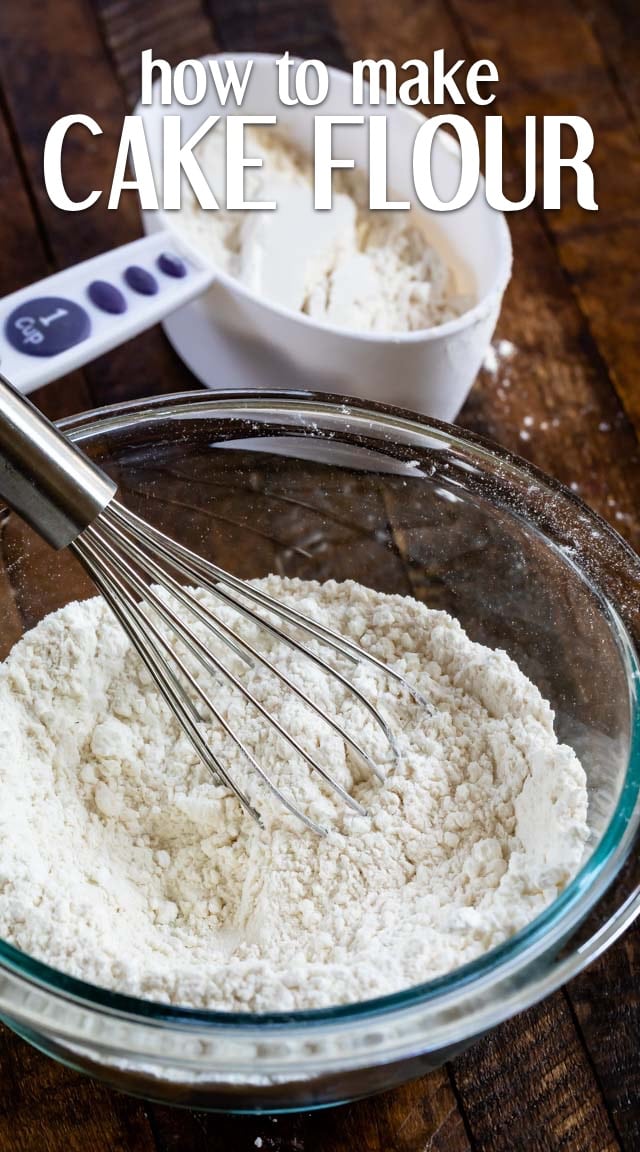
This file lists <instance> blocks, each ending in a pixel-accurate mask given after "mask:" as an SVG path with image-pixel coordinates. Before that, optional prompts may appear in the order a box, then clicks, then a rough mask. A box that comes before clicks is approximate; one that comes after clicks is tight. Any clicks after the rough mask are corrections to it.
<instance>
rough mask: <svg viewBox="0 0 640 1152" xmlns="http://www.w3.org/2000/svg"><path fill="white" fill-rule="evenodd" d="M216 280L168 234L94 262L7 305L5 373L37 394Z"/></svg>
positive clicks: (0, 353)
mask: <svg viewBox="0 0 640 1152" xmlns="http://www.w3.org/2000/svg"><path fill="white" fill-rule="evenodd" d="M215 278H216V272H215V269H214V268H213V267H212V266H211V264H208V263H207V262H206V261H204V260H203V261H202V262H198V260H197V256H196V255H195V254H194V252H193V250H192V249H189V251H188V252H187V250H186V248H183V247H182V245H180V243H179V241H177V240H176V237H175V235H174V234H172V233H168V232H166V231H161V232H155V233H153V234H152V235H150V236H145V237H143V238H142V239H141V240H134V241H133V243H131V244H124V245H122V247H120V248H114V249H112V250H111V251H110V252H104V253H102V255H100V256H94V257H93V259H91V260H85V261H84V262H83V263H82V264H76V265H74V266H73V267H72V268H66V269H65V270H64V271H63V272H56V273H54V275H53V276H48V277H46V278H45V279H44V280H40V281H38V283H36V284H30V285H29V286H28V287H26V288H20V289H19V290H18V291H17V292H13V293H12V294H11V295H10V296H5V297H4V298H3V299H2V300H0V368H1V370H2V372H3V374H4V375H5V376H6V377H7V378H8V379H10V380H11V381H12V382H13V383H14V385H15V387H16V388H19V389H20V391H21V392H24V393H26V392H31V391H32V390H33V389H34V388H39V387H40V386H41V385H42V384H48V383H49V382H50V381H51V380H57V379H58V378H59V377H60V376H64V375H65V374H66V373H67V372H71V371H72V370H73V369H74V368H79V367H81V366H82V365H83V364H87V363H88V362H89V361H90V360H94V359H95V358H96V357H97V356H101V355H102V353H103V352H108V351H110V349H111V348H115V347H116V346H117V345H119V344H123V343H124V342H125V341H126V340H130V339H131V338H132V337H133V336H137V335H138V333H139V332H143V331H144V330H145V329H146V328H150V327H151V326H152V325H153V324H156V323H157V322H158V321H159V320H162V319H163V318H164V317H165V316H167V315H168V314H169V313H170V312H173V311H175V310H176V309H177V308H180V307H181V306H182V305H183V304H186V303H188V301H189V300H192V299H193V298H194V296H199V295H200V293H201V292H204V291H205V289H207V288H209V287H210V286H211V284H212V283H213V281H214V280H215Z"/></svg>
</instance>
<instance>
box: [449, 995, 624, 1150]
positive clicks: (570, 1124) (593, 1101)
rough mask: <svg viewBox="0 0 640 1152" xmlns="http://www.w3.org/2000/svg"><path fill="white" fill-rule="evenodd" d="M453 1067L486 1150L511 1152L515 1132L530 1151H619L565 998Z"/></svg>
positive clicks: (507, 1027) (520, 1019) (497, 1033)
mask: <svg viewBox="0 0 640 1152" xmlns="http://www.w3.org/2000/svg"><path fill="white" fill-rule="evenodd" d="M453 1069H454V1078H455V1081H456V1084H457V1086H458V1090H459V1092H460V1094H461V1097H462V1099H463V1100H464V1107H465V1113H466V1115H467V1118H468V1123H469V1126H470V1128H471V1131H472V1132H473V1134H474V1139H475V1140H476V1141H477V1143H478V1146H479V1147H480V1148H482V1149H483V1152H512V1150H513V1148H514V1133H519V1136H518V1137H517V1140H519V1141H522V1147H524V1148H526V1149H527V1152H528V1150H529V1149H530V1150H531V1152H556V1150H557V1149H560V1148H563V1149H564V1148H580V1149H582V1148H584V1149H588V1150H589V1152H591V1150H594V1152H595V1150H596V1149H597V1150H598V1152H605V1150H606V1152H611V1150H613V1149H618V1148H620V1147H621V1145H620V1143H619V1141H618V1138H617V1136H616V1133H615V1129H614V1127H613V1125H612V1122H611V1119H610V1118H609V1116H608V1115H607V1111H606V1108H605V1105H604V1103H603V1101H602V1098H601V1095H600V1092H599V1090H598V1085H597V1083H596V1080H595V1077H594V1075H593V1072H592V1069H591V1067H590V1065H589V1061H588V1059H587V1056H586V1053H584V1052H582V1053H579V1052H576V1049H575V1041H574V1028H573V1023H572V1021H571V1017H570V1015H569V1012H568V1010H567V1006H566V1004H565V1003H564V998H563V997H562V995H561V994H558V995H556V996H553V997H551V998H550V999H548V1000H546V1001H545V1002H544V1003H543V1004H541V1005H540V1006H539V1007H538V1008H536V1009H533V1010H532V1011H529V1012H525V1013H523V1014H522V1015H521V1016H517V1017H516V1018H515V1019H513V1020H510V1021H509V1023H508V1024H504V1025H502V1027H500V1028H496V1029H495V1030H494V1031H493V1032H491V1033H490V1034H489V1035H488V1036H487V1037H486V1038H485V1039H484V1040H482V1041H481V1042H480V1043H479V1044H476V1045H475V1046H474V1047H473V1048H472V1049H470V1050H469V1051H468V1052H467V1053H465V1054H464V1055H463V1056H461V1057H460V1058H459V1059H458V1060H456V1062H455V1064H454V1065H453ZM517 1085H518V1086H521V1087H520V1091H518V1089H517V1087H516V1086H517ZM525 1085H526V1091H523V1090H522V1089H523V1088H524V1086H525ZM515 1146H516V1147H518V1143H516V1144H515ZM629 1147H631V1145H630V1146H629Z"/></svg>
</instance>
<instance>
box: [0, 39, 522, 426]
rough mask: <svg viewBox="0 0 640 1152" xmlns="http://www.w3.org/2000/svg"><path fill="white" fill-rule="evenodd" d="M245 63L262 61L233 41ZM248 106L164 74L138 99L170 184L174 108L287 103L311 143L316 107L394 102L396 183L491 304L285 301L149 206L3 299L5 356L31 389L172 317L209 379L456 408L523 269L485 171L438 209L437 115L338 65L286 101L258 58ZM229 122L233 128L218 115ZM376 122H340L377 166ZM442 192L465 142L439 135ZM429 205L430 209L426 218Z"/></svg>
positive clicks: (352, 108) (194, 112)
mask: <svg viewBox="0 0 640 1152" xmlns="http://www.w3.org/2000/svg"><path fill="white" fill-rule="evenodd" d="M205 59H216V60H219V61H223V60H230V59H233V60H234V61H235V62H236V64H237V65H238V68H239V69H240V70H242V69H243V67H244V64H245V63H246V61H247V60H248V59H249V56H247V55H242V54H233V55H229V54H225V55H222V56H218V57H211V58H205ZM251 59H252V61H253V66H252V72H251V76H250V79H249V83H248V85H247V88H246V92H245V95H244V98H243V101H242V107H241V108H239V107H237V106H235V105H234V103H233V100H231V101H227V104H226V106H225V107H222V106H221V105H220V104H219V102H218V100H217V97H216V95H215V94H214V93H209V94H208V95H207V97H206V98H205V100H204V101H203V102H202V103H201V104H199V105H196V106H192V107H183V106H181V105H179V104H177V103H174V104H172V105H164V106H163V105H162V104H161V103H160V98H159V88H158V85H156V86H155V88H154V101H153V103H152V104H151V106H149V107H146V108H143V107H141V106H139V107H138V108H137V109H136V113H137V114H138V115H140V116H141V117H142V119H143V121H144V126H145V133H146V138H147V142H148V146H149V154H150V158H151V164H152V168H153V171H154V176H155V178H156V183H157V185H158V187H160V186H161V179H162V121H163V117H164V116H165V115H177V114H179V115H180V116H181V118H182V121H183V138H186V137H187V136H189V135H190V134H191V133H192V132H194V131H195V130H196V129H197V128H198V127H199V126H200V125H201V124H202V122H203V120H204V119H205V118H206V117H207V116H210V115H219V116H224V115H227V114H229V115H246V116H257V115H264V114H266V113H273V112H275V113H276V114H277V118H278V126H279V127H280V128H282V129H283V130H285V131H286V132H287V133H288V134H289V135H290V136H292V137H293V139H294V140H295V141H296V142H297V143H298V144H299V145H300V146H301V147H303V148H304V149H306V150H307V151H309V150H310V149H311V148H312V146H313V120H314V116H315V115H316V114H322V115H329V116H344V115H354V114H356V115H357V114H364V116H365V118H366V117H367V116H368V115H370V114H374V115H380V114H381V113H384V114H385V115H386V116H387V118H388V133H387V136H388V149H389V154H388V170H389V173H390V178H389V184H390V187H391V191H392V193H393V195H394V196H395V197H397V198H398V199H401V200H408V201H410V202H411V212H412V219H414V220H415V222H416V223H419V222H420V221H422V222H423V223H424V226H425V234H426V235H427V236H428V237H429V238H430V236H431V235H433V237H434V242H435V244H436V247H438V248H439V250H440V251H441V254H442V255H443V257H444V258H445V260H447V261H448V262H449V263H451V264H452V265H453V266H454V267H455V268H456V269H459V270H461V275H462V276H463V278H466V283H464V284H463V285H462V290H466V289H467V288H470V289H471V291H472V293H473V295H474V297H475V300H476V303H475V304H474V306H473V307H472V308H470V309H469V310H468V311H467V312H465V313H464V314H463V315H461V316H459V317H457V318H456V319H454V320H451V321H448V322H447V323H445V324H442V325H440V326H438V327H436V328H429V329H423V330H420V331H414V332H406V333H404V332H361V331H356V330H353V329H346V328H337V327H333V326H330V325H328V324H326V323H323V322H319V321H317V320H315V319H312V318H311V317H309V316H306V315H304V314H302V313H298V312H293V311H290V310H288V309H286V308H283V307H280V306H278V305H275V304H273V303H271V302H270V301H269V300H266V299H264V298H262V297H259V296H258V295H256V294H255V293H254V292H252V291H250V290H249V289H248V288H247V287H245V285H244V284H242V283H241V282H240V281H238V280H236V279H234V278H233V277H232V276H231V275H229V274H228V273H226V272H224V271H223V270H221V269H217V268H214V267H212V265H211V264H209V263H207V261H206V260H205V259H203V258H202V256H201V254H200V253H199V252H198V251H197V250H196V249H194V248H193V246H192V245H191V244H190V242H189V240H188V239H187V238H186V237H185V235H184V233H183V231H182V229H181V226H180V214H179V213H178V212H176V211H163V210H162V209H158V210H155V211H146V212H144V213H143V214H142V217H143V226H144V228H145V231H146V232H147V233H148V235H147V236H145V237H143V238H142V239H140V240H137V241H134V242H133V243H132V244H127V245H124V246H123V247H121V248H118V249H114V250H113V251H111V252H107V253H104V254H103V255H100V256H96V257H94V258H93V259H91V260H87V261H85V262H84V263H82V264H78V265H76V266H75V267H73V268H69V269H66V270H64V271H62V272H58V273H55V274H54V275H53V276H50V277H48V278H46V279H45V280H41V281H40V282H39V283H38V284H36V285H31V286H29V287H27V288H23V289H20V290H19V291H18V292H15V293H13V294H12V295H11V296H7V297H5V298H4V299H3V300H2V301H0V369H1V370H2V371H3V373H4V374H5V375H6V376H7V377H8V378H9V379H11V380H13V381H14V383H15V384H16V386H17V387H18V388H20V389H21V390H22V391H23V392H29V391H30V390H31V389H33V388H37V387H39V386H40V385H42V384H46V383H48V382H49V381H50V380H54V379H57V378H58V377H60V376H62V375H64V374H65V373H66V372H70V371H71V370H72V369H74V368H78V367H80V366H81V365H82V364H85V363H87V362H88V361H90V360H92V359H94V358H95V357H97V356H100V355H102V354H103V353H104V352H107V351H109V349H110V348H114V347H116V346H117V345H119V344H121V343H124V342H125V341H126V340H129V339H131V338H132V337H134V336H136V335H137V334H138V333H139V332H141V331H143V330H144V329H146V328H148V327H150V326H151V325H153V324H156V323H157V322H158V321H161V320H163V321H164V326H165V331H166V332H167V335H168V337H169V339H170V340H171V342H172V344H173V345H174V347H175V349H176V351H177V352H178V354H179V355H180V356H181V358H182V359H183V360H184V361H185V363H186V364H187V365H188V366H189V367H190V368H191V370H192V371H193V372H194V373H195V374H196V376H198V377H199V379H200V380H201V381H202V382H203V383H204V384H206V385H207V386H208V387H212V388H214V387H227V388H228V387H233V386H244V387H247V386H249V385H250V386H252V387H260V386H262V387H264V388H273V387H287V386H288V387H295V388H311V389H316V390H320V391H332V392H341V393H342V394H344V395H347V396H350V395H351V396H359V397H362V398H364V399H369V400H378V401H381V402H385V403H395V404H399V405H401V406H404V407H408V408H413V409H414V410H416V411H419V412H424V413H426V414H427V415H430V416H434V417H437V418H439V419H442V420H448V421H450V420H453V419H454V418H455V416H456V415H457V413H458V411H459V409H460V407H461V406H462V404H463V402H464V399H465V397H466V395H467V393H468V391H469V389H470V387H471V385H472V383H473V380H474V378H475V376H476V374H477V372H478V369H479V367H480V365H481V362H482V359H483V356H484V354H485V352H486V349H487V346H488V344H489V342H490V340H491V337H492V335H493V331H494V328H495V324H496V320H497V317H498V314H499V311H500V305H501V301H502V295H503V292H504V289H505V287H506V284H507V282H508V280H509V276H510V271H511V241H510V236H509V229H508V227H507V224H506V220H505V218H504V216H503V215H502V213H500V212H497V211H496V210H495V209H492V208H490V207H489V206H488V205H487V203H486V200H485V198H484V184H483V182H482V181H481V182H480V185H479V187H478V190H477V192H476V194H475V195H474V197H473V199H472V200H470V201H469V203H468V204H467V205H465V206H464V207H463V208H460V209H457V210H456V211H454V212H446V213H433V212H429V211H427V209H425V208H424V207H423V206H422V205H421V204H420V202H419V200H418V199H417V197H416V193H415V189H414V187H413V179H412V146H413V141H414V138H415V135H416V132H417V130H418V128H419V127H420V125H421V124H422V123H423V122H424V118H423V117H422V116H421V115H420V114H419V113H417V112H416V111H415V110H414V109H410V108H406V107H404V106H403V105H399V104H397V105H394V106H390V107H385V106H380V107H374V106H370V105H367V104H365V105H363V106H361V105H358V106H356V105H354V104H353V101H352V91H351V77H350V76H349V75H348V74H347V73H345V72H340V71H336V70H334V69H330V87H329V95H328V97H327V99H326V100H325V101H324V102H323V104H322V106H321V107H320V108H314V107H309V106H306V105H301V104H298V105H295V106H293V107H284V106H281V105H280V104H279V102H278V94H277V73H276V67H275V61H276V57H275V56H252V57H251ZM215 130H219V126H217V127H216V128H215V129H214V131H215ZM367 152H368V134H367V125H366V124H365V125H364V126H362V127H360V126H357V127H354V126H348V127H344V126H342V127H338V128H337V129H335V133H334V155H335V156H336V157H337V158H342V159H347V158H353V159H354V160H355V162H356V165H357V166H358V167H362V168H366V165H367ZM431 167H432V175H433V181H434V184H435V186H436V187H437V188H438V191H439V194H440V195H441V196H442V197H443V199H444V198H447V197H450V196H452V195H453V193H454V192H455V189H456V188H457V185H458V180H459V173H460V152H459V148H458V146H457V143H456V142H455V140H454V139H453V138H452V137H451V136H450V135H448V134H447V133H444V132H439V133H437V135H436V137H435V140H434V144H433V148H432V154H431ZM414 213H415V216H414Z"/></svg>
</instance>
